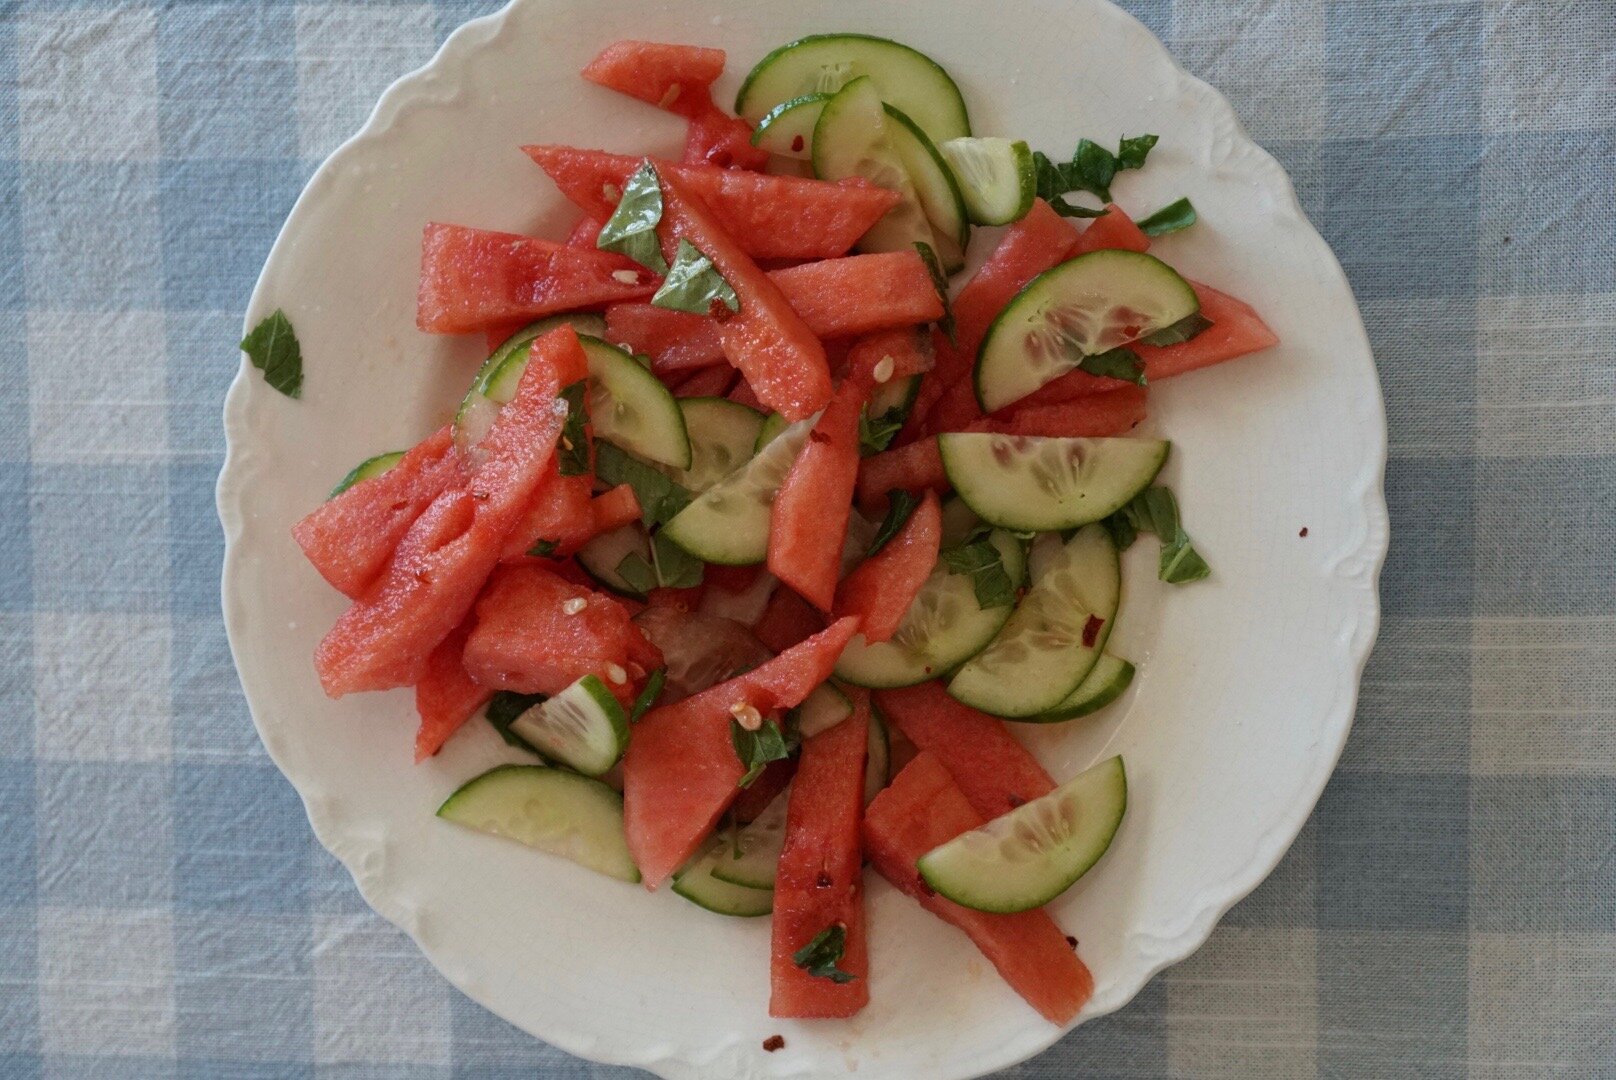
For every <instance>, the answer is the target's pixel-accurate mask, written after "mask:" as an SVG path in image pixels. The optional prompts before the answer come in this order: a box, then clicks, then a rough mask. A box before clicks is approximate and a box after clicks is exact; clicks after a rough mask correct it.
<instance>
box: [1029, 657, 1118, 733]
mask: <svg viewBox="0 0 1616 1080" xmlns="http://www.w3.org/2000/svg"><path fill="white" fill-rule="evenodd" d="M1133 673H1134V666H1133V665H1132V664H1130V663H1129V662H1128V661H1126V660H1124V659H1122V658H1121V657H1119V656H1112V655H1111V654H1110V653H1101V654H1100V658H1099V659H1098V660H1096V661H1095V662H1094V667H1092V668H1091V669H1089V673H1088V677H1087V678H1085V679H1084V680H1083V681H1082V682H1080V683H1078V684H1077V689H1076V690H1073V691H1072V692H1071V693H1070V694H1069V695H1067V697H1066V700H1065V701H1063V702H1061V703H1060V704H1059V705H1057V706H1055V707H1054V708H1053V709H1051V710H1049V711H1048V712H1046V713H1039V714H1038V715H1037V716H1029V717H1025V718H1024V719H1026V720H1029V721H1031V722H1033V723H1037V724H1054V723H1059V722H1060V721H1062V720H1076V719H1077V718H1078V717H1079V716H1087V715H1088V714H1089V713H1091V712H1098V711H1099V710H1100V709H1103V708H1105V707H1106V706H1107V705H1109V704H1111V703H1112V702H1113V701H1115V700H1116V699H1117V698H1119V697H1121V696H1122V692H1123V691H1124V690H1126V689H1128V684H1129V683H1131V682H1133Z"/></svg>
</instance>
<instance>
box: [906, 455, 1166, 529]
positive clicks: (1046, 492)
mask: <svg viewBox="0 0 1616 1080" xmlns="http://www.w3.org/2000/svg"><path fill="white" fill-rule="evenodd" d="M937 447H938V449H939V450H940V451H941V452H942V458H943V469H944V471H945V472H947V474H948V481H949V483H951V484H953V485H954V490H955V491H956V492H958V494H959V497H960V498H961V499H963V500H965V502H966V503H968V504H969V505H970V507H971V509H972V510H974V511H976V512H977V514H979V515H980V516H981V517H982V520H984V521H987V522H990V523H991V524H994V525H997V526H1000V527H1001V528H1005V529H1015V530H1017V531H1018V532H1048V531H1050V530H1054V529H1071V528H1076V527H1077V526H1079V525H1087V524H1088V523H1089V522H1091V521H1099V520H1100V519H1101V518H1104V517H1107V516H1109V515H1111V514H1114V513H1116V512H1117V511H1118V510H1120V509H1122V508H1123V507H1124V506H1126V505H1127V503H1128V500H1129V499H1132V498H1133V497H1134V496H1135V495H1137V494H1139V493H1140V492H1141V491H1143V490H1144V489H1145V488H1147V487H1149V486H1150V482H1151V481H1152V480H1154V479H1155V478H1156V474H1157V473H1158V472H1160V471H1161V467H1162V464H1163V463H1164V462H1165V461H1166V460H1167V450H1168V444H1167V443H1166V442H1165V441H1163V440H1161V439H1058V438H1045V437H1042V436H1035V435H996V434H992V433H987V432H971V433H950V434H945V435H939V436H938V437H937Z"/></svg>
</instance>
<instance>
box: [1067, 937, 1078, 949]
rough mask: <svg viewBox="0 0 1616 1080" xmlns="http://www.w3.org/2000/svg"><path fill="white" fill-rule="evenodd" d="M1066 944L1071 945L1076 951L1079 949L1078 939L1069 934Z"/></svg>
mask: <svg viewBox="0 0 1616 1080" xmlns="http://www.w3.org/2000/svg"><path fill="white" fill-rule="evenodd" d="M1066 944H1068V945H1070V946H1071V947H1072V948H1074V949H1075V948H1077V939H1076V938H1075V937H1073V936H1072V935H1071V934H1067V935H1066Z"/></svg>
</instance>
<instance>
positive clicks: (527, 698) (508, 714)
mask: <svg viewBox="0 0 1616 1080" xmlns="http://www.w3.org/2000/svg"><path fill="white" fill-rule="evenodd" d="M544 700H545V696H544V695H543V694H518V693H514V692H512V691H510V690H501V691H500V692H499V693H497V694H495V695H494V696H493V697H492V698H490V699H489V701H488V708H487V709H485V710H484V711H483V716H484V717H486V718H487V720H488V722H489V723H490V724H492V725H494V730H495V731H497V732H499V737H500V738H502V739H504V740H505V741H506V742H507V743H509V744H510V745H512V746H514V747H516V748H517V749H518V750H526V751H527V752H528V753H530V754H538V753H539V752H538V751H537V750H535V749H533V747H532V746H530V745H528V741H527V740H526V739H524V738H522V736H520V735H518V734H516V733H515V732H514V731H512V730H511V724H513V723H515V722H516V718H517V717H518V716H521V715H522V714H523V713H525V712H527V711H528V710H529V709H531V708H532V707H533V706H535V705H538V704H541V703H543V702H544ZM539 756H540V757H543V756H544V755H542V754H540V755H539Z"/></svg>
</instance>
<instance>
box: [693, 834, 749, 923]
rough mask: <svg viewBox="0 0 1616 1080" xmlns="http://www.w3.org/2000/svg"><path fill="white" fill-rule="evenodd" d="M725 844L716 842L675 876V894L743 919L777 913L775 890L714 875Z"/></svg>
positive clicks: (710, 844) (719, 913)
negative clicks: (750, 885)
mask: <svg viewBox="0 0 1616 1080" xmlns="http://www.w3.org/2000/svg"><path fill="white" fill-rule="evenodd" d="M724 854H725V848H724V845H723V841H721V840H718V839H714V840H713V841H712V842H711V843H709V844H708V845H707V847H705V848H703V849H702V852H701V854H700V855H697V856H696V857H695V858H694V859H693V860H691V862H690V863H689V864H687V865H686V866H685V868H684V869H683V870H681V871H679V872H678V873H677V874H675V875H674V876H673V891H674V892H676V893H678V894H679V895H680V896H682V897H684V898H685V899H686V900H689V901H690V902H691V903H692V904H695V905H696V906H697V907H702V908H706V909H707V910H708V911H711V912H713V913H714V914H717V915H733V916H736V917H739V918H743V919H750V918H756V917H757V916H759V915H767V914H768V913H769V912H771V911H773V910H774V890H773V889H749V888H747V887H746V886H745V885H732V884H730V883H729V882H727V881H719V880H718V879H717V878H716V877H714V876H713V868H714V867H715V866H716V865H717V864H718V860H719V859H721V858H723V857H724Z"/></svg>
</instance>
